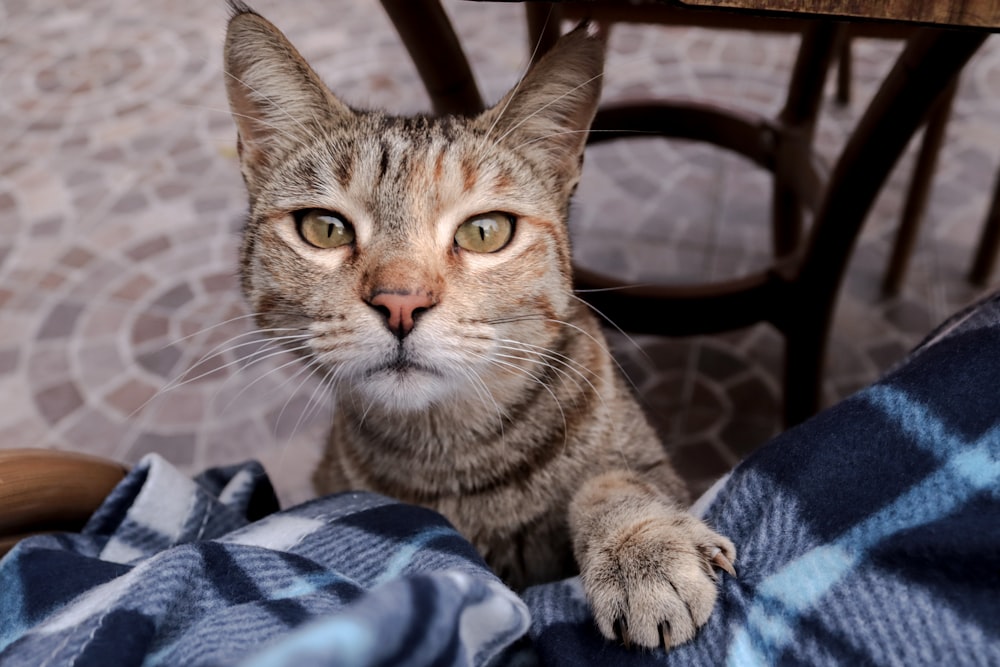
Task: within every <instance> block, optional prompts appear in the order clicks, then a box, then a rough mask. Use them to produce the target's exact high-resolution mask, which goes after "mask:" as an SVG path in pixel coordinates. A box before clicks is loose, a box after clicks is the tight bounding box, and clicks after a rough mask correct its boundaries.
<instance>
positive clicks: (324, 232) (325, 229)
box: [294, 208, 354, 250]
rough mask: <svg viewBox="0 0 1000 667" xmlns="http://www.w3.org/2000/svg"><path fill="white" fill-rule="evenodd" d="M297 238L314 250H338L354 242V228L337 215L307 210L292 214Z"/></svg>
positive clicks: (323, 211)
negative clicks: (297, 234)
mask: <svg viewBox="0 0 1000 667" xmlns="http://www.w3.org/2000/svg"><path fill="white" fill-rule="evenodd" d="M294 216H295V224H296V226H297V227H298V229H299V236H301V237H302V239H303V240H304V241H305V242H306V243H308V244H309V245H311V246H315V247H316V248H323V249H324V250H325V249H328V248H339V247H340V246H345V245H348V244H349V243H353V242H354V227H352V226H351V223H349V222H347V220H344V218H343V217H341V215H340V214H339V213H334V212H333V211H325V210H323V209H320V208H309V209H305V210H302V211H296V212H295V213H294Z"/></svg>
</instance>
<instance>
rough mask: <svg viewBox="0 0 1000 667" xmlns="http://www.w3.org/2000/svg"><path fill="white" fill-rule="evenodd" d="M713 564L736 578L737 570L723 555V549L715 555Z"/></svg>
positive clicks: (718, 550) (717, 550)
mask: <svg viewBox="0 0 1000 667" xmlns="http://www.w3.org/2000/svg"><path fill="white" fill-rule="evenodd" d="M712 562H713V563H715V565H716V567H719V568H721V569H723V570H725V571H726V572H728V573H729V575H730V576H731V577H734V578H735V577H736V568H734V567H733V564H732V563H731V562H730V561H729V559H728V558H726V555H725V554H724V553H722V549H716V551H715V555H713V556H712Z"/></svg>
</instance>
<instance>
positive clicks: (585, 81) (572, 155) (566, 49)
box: [481, 23, 607, 187]
mask: <svg viewBox="0 0 1000 667" xmlns="http://www.w3.org/2000/svg"><path fill="white" fill-rule="evenodd" d="M606 46H607V35H606V33H605V32H604V31H603V30H601V29H600V27H599V26H598V25H596V24H592V23H584V24H581V25H580V26H578V27H577V28H576V29H575V30H573V31H572V32H570V33H568V34H566V35H563V36H562V37H561V38H560V39H559V41H558V42H556V44H555V45H554V46H553V47H552V49H551V50H549V52H548V53H546V54H545V55H544V56H543V57H542V58H541V60H539V61H538V63H536V64H535V65H534V66H533V67H532V68H531V69H530V70H528V73H527V74H526V75H525V76H524V78H523V79H522V80H521V82H520V83H519V84H518V85H517V86H516V87H515V88H514V89H513V90H512V91H510V92H509V93H507V95H506V96H505V97H504V98H503V99H502V100H500V102H498V103H497V105H496V106H494V107H493V108H492V109H488V110H487V111H485V112H484V113H483V115H482V117H481V118H482V119H483V120H484V121H485V122H487V123H489V124H490V126H491V127H492V128H493V132H492V134H493V135H494V136H495V137H497V138H498V139H500V140H501V141H503V142H505V143H506V144H507V145H511V146H518V147H520V148H522V149H523V150H525V151H526V152H528V154H529V155H531V156H532V157H533V158H534V159H537V160H540V161H541V162H542V163H543V164H545V165H547V166H549V167H550V168H553V169H555V170H556V171H557V172H558V173H560V174H563V175H566V176H570V177H571V179H570V180H571V181H572V183H569V185H570V187H572V185H575V183H576V180H577V178H578V177H579V169H580V162H581V159H582V157H583V149H584V146H585V144H586V142H587V133H588V130H589V128H590V123H591V122H592V121H593V120H594V114H595V113H596V112H597V104H598V102H599V101H600V97H601V81H602V79H603V73H604V52H605V49H606Z"/></svg>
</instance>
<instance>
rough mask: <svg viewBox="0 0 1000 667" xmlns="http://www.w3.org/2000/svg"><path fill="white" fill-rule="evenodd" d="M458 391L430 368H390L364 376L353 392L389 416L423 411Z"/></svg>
mask: <svg viewBox="0 0 1000 667" xmlns="http://www.w3.org/2000/svg"><path fill="white" fill-rule="evenodd" d="M457 389H458V387H456V386H455V382H453V381H450V380H449V379H448V378H446V377H445V376H444V375H442V374H441V373H440V372H438V371H436V370H434V369H433V368H428V367H424V366H419V365H416V364H406V365H399V364H391V365H387V366H382V367H379V368H374V369H372V370H370V371H368V372H367V373H365V376H364V379H363V380H361V381H360V382H358V383H356V384H355V390H356V391H358V392H359V393H360V394H361V395H362V396H363V397H364V398H365V399H367V400H368V401H370V402H372V403H374V405H376V406H379V407H381V408H382V409H383V410H386V411H390V412H415V411H418V410H426V409H428V408H429V407H431V406H432V405H435V404H438V403H441V402H442V401H445V400H447V399H448V397H449V396H453V395H454V394H455V392H456V390H457Z"/></svg>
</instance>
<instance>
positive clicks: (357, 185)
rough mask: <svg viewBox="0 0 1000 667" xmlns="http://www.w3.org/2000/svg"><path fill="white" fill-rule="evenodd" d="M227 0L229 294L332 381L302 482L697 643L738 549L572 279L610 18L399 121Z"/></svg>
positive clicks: (604, 627) (635, 629)
mask: <svg viewBox="0 0 1000 667" xmlns="http://www.w3.org/2000/svg"><path fill="white" fill-rule="evenodd" d="M231 4H232V7H233V16H232V18H231V20H230V23H229V28H228V33H227V36H226V44H225V66H226V71H227V81H226V84H227V92H228V95H229V101H230V106H231V109H232V112H233V117H234V118H235V121H236V125H237V129H238V135H239V136H238V146H239V155H240V164H241V171H242V173H243V177H244V179H245V181H246V186H247V190H248V192H249V200H250V213H249V220H248V223H247V227H246V232H245V237H244V241H243V246H242V261H241V264H242V285H243V289H244V291H245V293H246V296H247V298H248V300H249V302H250V304H251V306H252V308H253V309H254V310H255V312H256V313H257V321H258V324H259V325H260V326H261V327H262V328H265V329H269V330H284V331H289V330H294V331H297V332H299V334H301V335H302V336H303V337H306V338H307V340H306V342H305V343H304V346H305V347H307V349H306V350H305V351H304V355H305V356H306V357H307V358H308V360H309V361H308V362H309V363H312V364H314V366H315V368H317V369H320V370H321V371H322V372H323V373H325V374H326V376H327V377H328V378H329V381H330V384H331V386H333V387H334V392H335V394H336V398H337V410H336V412H335V416H334V424H333V428H332V432H331V433H330V437H329V442H328V444H327V448H326V453H325V456H324V459H323V461H322V463H321V465H320V467H319V469H318V470H317V471H316V474H315V485H316V489H317V490H318V491H319V492H320V493H330V492H335V491H342V490H347V489H367V490H371V491H376V492H379V493H382V494H386V495H389V496H393V497H395V498H398V499H401V500H404V501H409V502H413V503H418V504H420V505H424V506H427V507H430V508H433V509H435V510H437V511H439V512H441V513H442V514H444V515H445V516H446V517H447V518H448V519H449V520H450V521H451V522H452V523H453V524H454V525H455V526H456V528H457V529H458V530H459V531H461V532H462V533H463V534H464V535H465V536H466V537H467V538H468V539H469V540H471V541H472V543H473V544H474V545H475V546H476V547H477V548H478V549H479V551H480V553H481V554H482V555H483V557H484V558H485V559H486V561H487V563H488V564H489V565H490V566H491V567H492V568H493V569H494V571H496V572H497V573H498V574H499V575H500V576H501V577H502V578H503V579H504V581H506V582H507V583H508V584H509V585H511V586H512V587H514V588H518V589H519V588H523V587H525V586H528V585H530V584H534V583H537V582H542V581H547V580H552V579H555V578H559V577H564V576H568V575H571V574H573V573H575V572H579V573H580V575H581V577H582V581H583V586H584V589H585V591H586V594H587V597H588V599H589V601H590V604H591V607H592V609H593V613H594V618H595V619H596V622H597V625H598V627H599V628H600V631H601V632H602V633H603V634H604V635H605V636H606V637H608V638H617V639H618V640H619V641H622V642H624V643H625V644H637V645H641V646H646V647H655V646H663V647H664V648H669V647H671V646H673V645H676V644H679V643H681V642H684V641H686V640H688V639H690V638H691V637H692V636H693V635H694V633H695V631H696V629H697V628H698V627H699V626H701V625H702V624H704V623H705V621H706V620H707V619H708V617H709V614H710V613H711V611H712V608H713V606H714V604H715V599H716V574H715V570H714V567H720V568H722V569H724V570H726V571H728V572H730V573H733V567H732V563H733V562H734V561H735V558H736V554H735V550H734V548H733V545H732V543H731V542H730V541H729V540H728V539H726V538H725V537H722V536H720V535H718V534H716V533H715V532H713V531H712V530H711V529H709V528H708V527H707V526H705V525H704V524H703V523H702V522H700V521H699V520H697V519H695V518H694V517H692V516H691V515H690V514H688V513H687V512H686V511H685V509H684V508H685V507H686V503H687V500H688V499H687V497H686V491H685V487H684V485H683V483H682V482H681V480H680V479H679V478H678V476H677V474H676V473H675V472H674V470H673V469H672V468H671V466H670V463H669V462H668V460H667V457H666V455H665V453H664V449H663V447H662V446H661V444H660V443H659V442H658V441H657V439H656V436H655V435H654V433H653V431H652V429H651V428H650V426H649V425H648V423H647V422H646V420H645V418H644V416H643V414H642V413H641V411H640V409H639V407H638V406H637V404H636V403H635V401H634V400H633V398H632V397H631V395H630V393H629V391H628V389H627V388H626V387H625V386H624V384H623V381H622V379H621V377H620V376H619V373H618V371H617V369H616V366H615V363H614V362H613V361H612V359H611V357H610V356H609V354H608V351H607V349H606V347H605V343H604V341H603V338H602V334H601V330H600V327H599V326H598V323H597V321H596V319H595V318H594V317H593V316H592V315H591V313H590V312H589V311H588V309H587V307H586V306H585V305H584V304H583V303H582V302H581V301H580V300H579V299H578V298H577V297H576V296H575V295H574V294H573V290H572V270H571V266H570V244H569V239H568V233H567V216H568V207H569V200H570V196H571V194H572V193H573V190H574V189H575V187H576V184H577V182H578V180H579V178H580V170H581V164H582V159H583V149H584V144H585V140H586V136H587V129H588V127H589V125H590V122H591V121H592V120H593V116H594V113H595V109H596V106H597V102H598V98H599V96H600V90H601V76H602V68H603V60H604V49H605V40H604V38H603V36H602V35H601V34H600V31H599V30H597V29H596V28H594V27H593V26H588V25H583V26H580V27H578V28H577V29H576V30H574V31H573V32H571V33H569V34H568V35H566V36H565V37H563V38H562V39H561V40H560V41H559V42H558V44H557V45H556V46H555V47H554V49H553V50H552V51H551V52H550V53H548V54H547V55H546V56H545V57H544V58H543V59H542V60H541V61H540V62H539V63H538V64H537V65H536V66H535V67H533V68H532V69H531V70H530V71H529V72H528V73H527V74H526V76H525V77H524V79H523V80H522V81H521V82H520V84H518V86H517V87H516V88H515V89H514V90H513V91H511V92H510V93H508V94H507V95H506V97H504V98H503V99H502V100H500V102H499V103H498V104H497V105H496V106H495V107H493V108H491V109H488V110H486V111H484V112H483V113H481V114H479V115H477V116H474V117H454V116H446V117H442V118H430V117H424V116H417V117H412V118H400V117H394V116H390V115H386V114H384V113H382V112H379V111H359V110H356V109H353V108H351V107H349V106H347V105H346V104H344V103H343V102H341V101H340V100H339V99H338V98H337V97H335V96H334V95H333V94H332V93H331V92H330V91H329V90H328V89H327V88H326V87H325V85H324V84H323V83H322V82H321V81H320V79H319V77H318V76H317V75H316V74H315V73H314V72H313V70H312V69H311V68H310V67H309V65H308V64H306V62H305V61H304V60H303V58H302V57H301V56H300V55H299V53H298V52H297V51H296V50H295V48H294V47H293V46H292V45H291V44H290V43H289V42H288V41H287V39H286V38H285V37H284V36H283V35H282V34H281V33H280V32H279V31H278V29H277V28H275V27H274V26H273V25H272V24H270V23H269V22H268V21H266V20H265V19H263V18H262V17H261V16H260V15H258V14H256V13H254V12H253V11H252V10H251V9H249V8H248V7H246V6H245V5H243V4H242V3H239V2H235V1H234V2H232V3H231Z"/></svg>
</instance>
